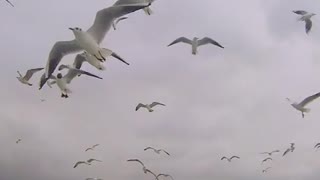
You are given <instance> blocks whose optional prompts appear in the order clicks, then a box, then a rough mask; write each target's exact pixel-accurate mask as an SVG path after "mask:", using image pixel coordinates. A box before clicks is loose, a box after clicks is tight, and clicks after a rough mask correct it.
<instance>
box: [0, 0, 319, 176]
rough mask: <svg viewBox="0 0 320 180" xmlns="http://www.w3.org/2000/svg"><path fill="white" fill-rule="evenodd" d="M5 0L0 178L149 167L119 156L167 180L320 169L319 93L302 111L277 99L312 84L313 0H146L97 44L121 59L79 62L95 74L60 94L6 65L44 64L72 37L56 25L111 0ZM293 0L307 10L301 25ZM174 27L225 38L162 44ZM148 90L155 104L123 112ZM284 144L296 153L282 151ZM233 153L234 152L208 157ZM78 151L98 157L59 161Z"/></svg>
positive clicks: (147, 98)
mask: <svg viewBox="0 0 320 180" xmlns="http://www.w3.org/2000/svg"><path fill="white" fill-rule="evenodd" d="M11 1H12V3H13V4H14V5H15V7H14V8H12V7H10V5H9V4H7V3H6V2H5V1H4V0H3V1H0V19H1V22H2V25H1V30H0V32H1V33H0V39H1V42H0V48H1V55H2V57H1V62H2V63H1V72H0V73H1V76H0V80H1V82H2V88H1V89H0V98H1V101H0V102H1V109H0V117H1V118H0V147H1V153H0V180H43V179H45V180H57V179H61V180H64V179H65V180H78V179H80V180H81V179H85V178H87V177H100V178H103V179H110V180H130V179H140V180H150V179H153V177H152V176H151V175H149V174H148V175H145V174H144V173H143V172H142V170H141V166H140V165H139V164H136V163H127V162H126V160H127V159H129V158H139V159H141V160H142V161H143V162H144V163H145V164H146V166H147V167H148V168H149V169H151V170H153V171H154V172H155V173H169V174H171V175H172V176H173V177H174V178H175V180H196V179H199V180H213V179H223V180H229V179H230V180H231V179H237V180H238V179H240V180H257V179H260V180H267V179H277V180H302V179H303V180H318V179H319V177H320V171H319V169H320V168H319V167H320V154H319V153H320V152H318V153H317V152H316V151H315V150H314V149H313V146H314V145H315V144H316V143H318V142H319V141H320V137H319V136H320V132H319V126H320V120H319V118H320V110H319V108H320V102H319V101H315V102H314V103H312V104H310V108H311V109H312V111H311V112H310V113H309V114H307V115H306V117H305V119H302V118H301V114H300V113H299V112H298V111H296V110H294V109H293V108H292V107H291V106H290V104H289V103H288V102H287V101H286V100H285V98H286V97H290V98H291V99H293V100H296V101H301V100H302V99H304V98H305V97H307V96H309V95H312V94H314V93H317V92H319V91H320V84H319V82H320V53H319V49H318V47H319V42H320V16H319V15H320V8H319V7H320V2H319V1H315V0H268V1H266V0H242V1H239V0H172V1H169V0H157V1H156V2H155V3H154V4H153V5H152V6H151V8H152V9H153V11H154V14H153V15H152V16H146V15H145V14H144V12H143V11H137V12H135V13H133V14H130V15H129V19H127V20H125V21H122V22H120V23H119V24H118V29H117V31H113V30H112V29H111V30H110V31H109V33H108V34H107V36H106V38H105V40H104V41H103V43H102V46H103V47H106V48H110V49H112V50H113V51H115V52H117V53H118V54H120V55H121V56H122V57H123V58H125V59H126V61H128V62H129V63H130V66H126V65H125V64H123V63H121V62H120V61H117V60H115V59H112V58H111V59H110V60H109V61H108V62H107V63H106V64H105V65H106V67H107V69H106V71H102V72H99V71H97V70H96V69H94V68H92V67H90V66H89V65H88V64H85V65H84V69H85V70H88V71H91V72H93V73H95V74H97V75H100V76H102V77H103V78H104V79H103V80H98V79H91V78H89V77H84V76H83V77H81V78H77V79H75V80H74V81H73V83H72V84H71V87H70V88H71V89H72V90H73V93H72V94H70V98H69V99H62V98H60V92H59V90H58V88H57V87H56V86H55V87H54V88H52V89H50V88H48V87H45V88H43V89H42V90H41V91H39V90H38V82H39V76H40V73H39V74H37V75H36V76H35V77H34V78H33V79H32V80H31V82H32V83H34V86H33V87H28V86H25V85H22V84H20V83H19V82H18V81H17V79H16V78H15V77H16V76H17V73H16V71H17V70H20V71H21V72H23V73H24V72H25V71H26V70H27V69H29V68H36V67H43V66H45V64H46V61H47V58H48V54H49V52H50V50H51V48H52V46H53V44H54V43H55V42H56V41H58V40H69V39H73V38H74V36H73V34H72V32H71V31H70V30H68V28H69V27H75V26H78V27H81V28H83V29H87V28H88V27H90V26H91V25H92V23H93V19H94V17H95V13H96V12H97V11H98V10H100V9H102V8H104V7H108V6H110V5H112V4H113V3H114V2H115V0H81V1H79V0H54V1H53V0H41V1H40V0H25V1H22V0H11ZM297 9H302V10H307V11H310V12H314V13H316V14H319V15H316V16H315V17H313V22H314V26H313V29H312V30H311V32H310V35H306V33H305V30H304V23H303V22H297V21H296V19H297V15H295V14H294V13H292V10H297ZM180 36H186V37H189V38H193V37H194V36H197V37H199V38H202V37H204V36H209V37H211V38H213V39H215V40H217V41H218V42H220V43H221V44H222V45H224V46H225V47H226V48H225V49H223V50H222V49H219V48H217V47H215V46H203V47H201V48H199V54H198V55H197V56H193V55H192V54H191V48H190V46H187V45H184V44H177V45H175V46H172V47H170V48H168V47H166V46H167V45H168V44H169V43H170V42H172V41H173V40H174V39H176V38H178V37H180ZM73 58H74V55H72V56H66V57H65V58H64V59H63V61H62V62H63V63H72V62H73ZM42 98H44V99H46V102H41V101H40V99H42ZM153 101H159V102H162V103H165V104H166V105H167V106H166V107H156V108H155V111H154V112H153V113H149V112H147V111H146V110H145V109H141V111H138V112H135V110H134V109H135V106H136V105H137V104H138V103H139V102H142V103H151V102H153ZM18 138H21V139H22V142H20V143H19V144H16V143H15V141H16V140H17V139H18ZM291 142H294V143H296V151H295V152H294V153H289V154H288V155H287V156H285V157H282V156H281V154H282V152H283V151H284V150H285V149H286V148H287V147H289V146H290V144H289V143H291ZM96 143H99V144H101V145H100V146H99V147H97V148H96V150H95V151H91V152H84V150H85V149H86V148H87V147H90V146H91V145H93V144H96ZM146 146H154V147H156V148H164V149H166V150H168V151H169V152H170V153H171V156H170V157H167V156H166V155H164V154H161V155H157V154H155V153H153V152H152V151H148V152H144V151H143V149H144V148H145V147H146ZM274 149H280V150H281V151H282V152H281V154H277V155H275V156H274V161H273V162H267V163H266V164H264V165H261V160H263V159H264V158H265V157H266V156H264V155H260V154H259V153H261V152H263V151H272V150H274ZM232 155H238V156H240V157H241V159H240V160H235V161H233V162H232V163H228V162H226V161H220V158H221V157H222V156H232ZM91 157H93V158H97V159H101V160H103V163H95V164H93V165H91V166H79V167H78V168H76V169H73V168H72V167H73V165H74V163H75V162H77V161H78V160H87V159H89V158H91ZM268 166H272V169H270V171H269V173H266V174H262V173H261V171H262V169H264V168H266V167H268ZM161 180H164V179H161Z"/></svg>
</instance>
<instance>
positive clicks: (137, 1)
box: [114, 0, 155, 16]
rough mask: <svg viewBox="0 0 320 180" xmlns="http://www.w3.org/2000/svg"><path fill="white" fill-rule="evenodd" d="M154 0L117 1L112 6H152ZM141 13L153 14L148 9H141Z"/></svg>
mask: <svg viewBox="0 0 320 180" xmlns="http://www.w3.org/2000/svg"><path fill="white" fill-rule="evenodd" d="M154 1H155V0H118V1H117V2H116V3H115V4H114V6H117V5H123V4H141V3H150V4H152V3H153V2H154ZM143 11H144V12H145V13H146V15H149V16H150V15H151V14H153V11H152V10H151V9H150V7H145V8H143Z"/></svg>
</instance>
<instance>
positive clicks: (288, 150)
mask: <svg viewBox="0 0 320 180" xmlns="http://www.w3.org/2000/svg"><path fill="white" fill-rule="evenodd" d="M290 151H291V149H287V150H286V151H285V152H284V153H283V155H282V156H285V155H286V154H287V153H288V152H290Z"/></svg>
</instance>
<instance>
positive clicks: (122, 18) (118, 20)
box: [112, 17, 128, 30]
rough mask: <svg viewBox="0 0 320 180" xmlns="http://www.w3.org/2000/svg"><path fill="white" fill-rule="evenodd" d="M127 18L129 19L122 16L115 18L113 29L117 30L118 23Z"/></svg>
mask: <svg viewBox="0 0 320 180" xmlns="http://www.w3.org/2000/svg"><path fill="white" fill-rule="evenodd" d="M125 19H128V17H121V18H119V19H116V20H114V21H113V23H112V27H113V29H114V30H117V28H116V25H117V24H118V23H119V22H120V21H122V20H125Z"/></svg>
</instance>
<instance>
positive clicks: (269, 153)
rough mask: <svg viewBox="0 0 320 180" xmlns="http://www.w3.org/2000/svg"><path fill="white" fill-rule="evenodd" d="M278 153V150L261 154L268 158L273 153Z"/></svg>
mask: <svg viewBox="0 0 320 180" xmlns="http://www.w3.org/2000/svg"><path fill="white" fill-rule="evenodd" d="M278 152H280V151H279V150H274V151H271V152H263V153H261V154H268V155H269V156H272V154H273V153H278Z"/></svg>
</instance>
